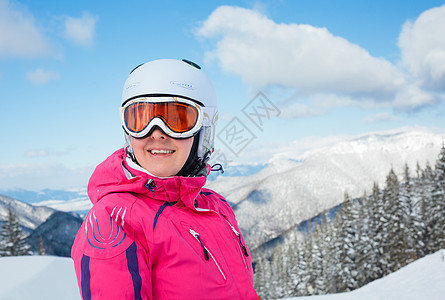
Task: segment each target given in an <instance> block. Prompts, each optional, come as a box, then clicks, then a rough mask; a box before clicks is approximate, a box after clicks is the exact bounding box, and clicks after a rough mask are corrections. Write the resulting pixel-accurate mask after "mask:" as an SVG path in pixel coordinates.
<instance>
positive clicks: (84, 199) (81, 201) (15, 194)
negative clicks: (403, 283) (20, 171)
mask: <svg viewBox="0 0 445 300" xmlns="http://www.w3.org/2000/svg"><path fill="white" fill-rule="evenodd" d="M0 194H2V195H5V196H8V197H10V198H14V199H18V200H20V201H22V202H26V203H30V204H33V205H34V206H47V207H51V208H53V209H56V210H60V211H65V212H77V213H79V214H84V213H85V212H86V211H88V210H89V209H90V208H91V206H92V204H91V202H90V200H89V199H88V195H87V192H86V189H85V188H83V189H78V190H51V189H43V190H41V191H38V192H35V191H28V190H24V189H7V190H0Z"/></svg>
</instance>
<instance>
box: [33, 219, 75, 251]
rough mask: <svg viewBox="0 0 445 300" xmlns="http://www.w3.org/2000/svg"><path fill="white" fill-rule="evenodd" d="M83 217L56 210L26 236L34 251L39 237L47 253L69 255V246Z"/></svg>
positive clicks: (36, 248) (36, 249) (37, 247)
mask: <svg viewBox="0 0 445 300" xmlns="http://www.w3.org/2000/svg"><path fill="white" fill-rule="evenodd" d="M82 222H83V219H81V218H80V217H78V216H76V215H73V214H71V213H66V212H61V211H57V212H55V213H53V214H52V215H51V216H50V217H49V218H48V219H47V220H46V221H45V222H43V223H42V224H40V226H39V227H37V229H36V230H34V231H33V232H32V233H31V234H30V235H29V236H28V237H27V241H28V243H29V245H31V250H32V251H33V252H34V253H38V251H39V243H40V238H41V239H42V242H43V247H44V248H45V253H46V254H47V255H57V256H66V257H69V256H70V255H71V247H72V245H73V242H74V238H75V237H76V234H77V231H78V230H79V228H80V226H81V225H82Z"/></svg>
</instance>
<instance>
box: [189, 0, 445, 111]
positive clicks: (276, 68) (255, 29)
mask: <svg viewBox="0 0 445 300" xmlns="http://www.w3.org/2000/svg"><path fill="white" fill-rule="evenodd" d="M196 34H197V36H200V37H203V38H206V39H209V40H211V41H212V42H214V43H215V47H214V49H213V50H211V51H209V52H208V53H206V55H207V58H208V59H210V60H216V61H217V62H218V63H219V64H220V66H221V68H222V69H223V70H225V71H228V72H230V73H233V74H236V75H238V76H240V77H241V78H242V80H243V81H244V82H245V83H246V84H248V85H249V88H250V89H255V90H258V89H264V88H265V87H270V86H282V87H284V88H287V89H289V90H294V91H297V92H296V93H295V95H294V96H293V97H291V98H288V99H287V100H286V101H282V108H283V111H284V112H285V113H284V115H283V116H285V117H288V118H294V117H302V116H311V115H318V114H323V113H324V112H326V111H328V110H329V109H330V108H333V107H341V106H360V107H364V108H369V107H371V108H376V107H392V108H394V109H395V110H396V111H408V112H413V111H417V110H420V109H422V108H423V107H426V106H433V105H436V104H437V103H439V102H440V101H444V96H443V91H444V90H445V39H444V38H443V37H444V36H445V5H444V6H442V7H438V8H433V9H430V10H428V11H425V12H424V13H422V14H421V15H420V16H419V18H418V19H417V20H415V21H414V22H407V23H406V24H405V25H404V26H403V30H402V32H401V34H400V38H399V46H400V49H401V54H402V61H401V64H400V65H397V66H396V65H393V64H392V63H390V62H389V61H387V60H385V59H384V58H378V57H373V56H371V55H370V54H369V52H368V51H367V50H366V49H363V48H361V47H360V46H358V45H355V44H353V43H351V42H349V41H347V40H346V39H344V38H342V37H339V36H334V35H333V34H331V33H330V32H329V31H328V29H326V28H317V27H314V26H311V25H301V24H292V23H291V24H283V23H276V22H274V21H273V20H271V19H269V18H268V17H266V16H265V15H264V14H262V13H260V12H257V11H254V10H250V9H245V8H241V7H232V6H221V7H219V8H217V9H216V10H215V11H213V13H212V14H211V15H210V16H209V17H208V18H207V20H205V21H204V22H203V23H202V24H201V26H200V27H199V28H198V29H197V31H196ZM308 101H309V104H303V103H307V102H308Z"/></svg>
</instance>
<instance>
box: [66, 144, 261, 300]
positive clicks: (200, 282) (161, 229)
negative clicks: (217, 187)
mask: <svg viewBox="0 0 445 300" xmlns="http://www.w3.org/2000/svg"><path fill="white" fill-rule="evenodd" d="M205 182H206V178H205V177H203V176H202V177H190V178H189V177H171V178H162V179H161V178H157V177H152V176H150V175H149V174H147V173H145V172H142V171H138V170H136V169H134V168H131V167H129V165H128V164H127V162H126V154H125V151H124V150H123V149H120V150H118V151H116V152H115V153H114V154H112V155H111V156H110V157H108V158H107V159H106V160H105V161H104V162H103V163H101V164H100V165H99V166H98V167H97V168H96V170H95V171H94V173H93V175H92V176H91V179H90V182H89V184H88V195H89V197H90V199H91V201H92V203H93V207H92V208H91V210H90V211H89V212H88V214H87V216H86V218H85V220H84V222H83V225H82V226H81V227H80V229H79V231H78V233H77V236H76V239H75V241H74V245H73V247H72V251H71V256H72V258H73V260H74V267H75V270H76V275H77V282H78V284H79V289H80V293H81V296H82V299H84V300H89V299H106V300H110V299H119V300H126V299H144V300H145V299H194V300H196V299H212V300H213V299H255V300H257V299H258V296H257V294H256V292H255V290H254V288H253V271H252V264H251V259H250V253H249V250H248V249H247V248H246V245H245V242H244V239H243V237H242V236H241V234H240V233H239V229H238V225H237V223H236V220H235V216H234V213H233V211H232V209H231V208H230V206H229V204H228V203H227V201H226V200H225V199H224V198H223V197H222V196H220V195H219V194H217V193H215V192H213V191H212V190H209V189H205V188H203V186H204V184H205Z"/></svg>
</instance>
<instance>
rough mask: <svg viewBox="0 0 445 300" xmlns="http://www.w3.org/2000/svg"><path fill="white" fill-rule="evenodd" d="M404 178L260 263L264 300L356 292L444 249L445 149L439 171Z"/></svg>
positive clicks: (390, 180)
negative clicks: (355, 290)
mask: <svg viewBox="0 0 445 300" xmlns="http://www.w3.org/2000/svg"><path fill="white" fill-rule="evenodd" d="M400 171H402V172H401V173H402V175H400V176H397V175H396V173H395V171H394V170H393V169H391V170H390V171H389V173H388V175H387V177H386V182H385V186H384V187H383V188H381V187H379V186H378V184H376V183H374V186H373V189H372V191H367V192H364V194H363V196H362V197H360V198H359V199H352V198H351V197H350V196H349V195H348V194H345V200H344V202H343V203H342V205H341V206H340V207H339V208H338V211H337V213H336V214H335V216H334V217H332V218H331V219H329V218H328V217H327V216H326V214H324V215H323V218H321V221H320V222H316V223H315V225H314V226H312V227H311V228H310V229H309V230H308V232H307V233H306V234H304V235H303V238H302V237H301V236H302V235H301V234H300V235H297V234H294V235H293V236H291V237H290V238H289V239H287V240H286V242H283V243H282V244H280V245H279V246H277V247H276V248H275V249H274V251H273V253H272V255H271V256H270V257H260V258H258V259H257V260H256V265H255V288H256V290H257V292H258V293H259V295H260V297H261V299H277V298H285V297H292V296H307V295H322V294H332V293H340V292H346V291H351V290H354V289H357V288H359V287H361V286H363V285H365V284H367V283H369V282H371V281H373V280H376V279H378V278H381V277H383V276H386V275H388V274H390V273H392V272H394V271H397V270H398V269H400V268H401V267H403V266H405V265H407V264H409V263H411V262H413V261H414V260H416V259H419V258H422V257H423V256H425V255H428V254H431V253H434V252H436V251H437V250H439V249H442V248H445V146H444V145H443V146H442V149H441V151H440V153H439V156H438V158H437V161H436V163H435V165H434V166H431V165H430V164H429V163H427V164H426V166H425V167H424V168H421V167H420V166H419V164H417V167H416V169H415V170H414V171H412V170H410V169H409V167H408V165H405V167H404V170H400Z"/></svg>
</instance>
